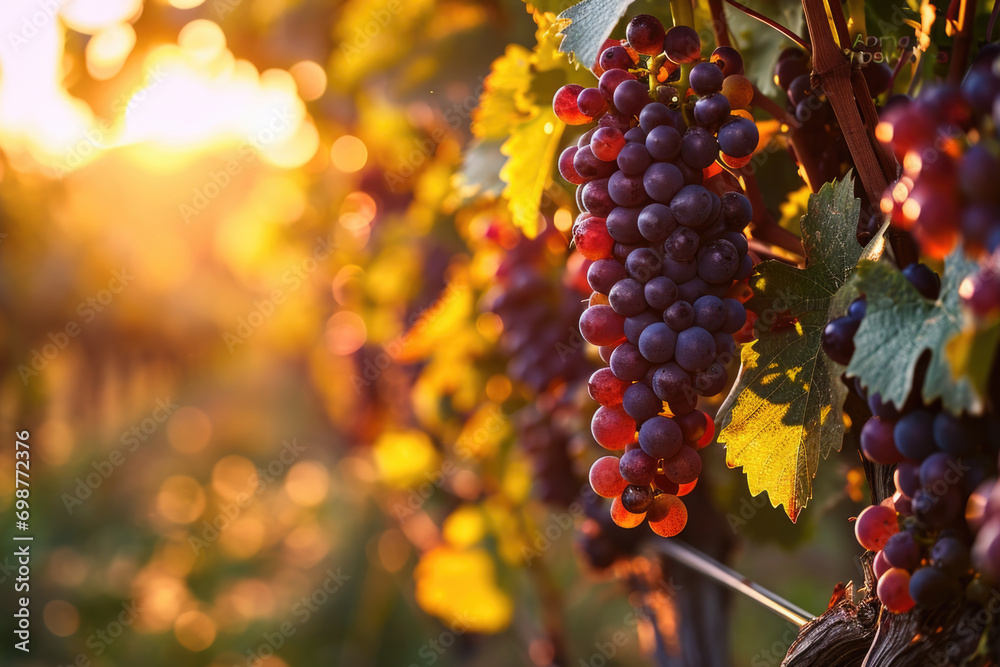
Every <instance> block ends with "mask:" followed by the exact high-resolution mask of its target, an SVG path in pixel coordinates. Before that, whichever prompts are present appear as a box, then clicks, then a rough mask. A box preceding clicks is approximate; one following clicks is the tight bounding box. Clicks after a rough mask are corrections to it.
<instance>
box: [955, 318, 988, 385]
mask: <svg viewBox="0 0 1000 667" xmlns="http://www.w3.org/2000/svg"><path fill="white" fill-rule="evenodd" d="M998 343H1000V319H997V318H994V319H993V320H992V321H989V322H985V323H983V322H966V323H965V325H964V326H963V327H962V330H961V331H959V332H958V333H957V334H955V335H954V337H953V338H952V339H951V340H949V341H948V342H947V343H946V344H945V346H944V355H945V357H946V358H947V359H948V365H949V366H950V367H951V375H952V378H954V379H955V380H959V379H961V378H963V377H965V378H968V379H969V382H970V383H971V384H972V386H973V387H974V388H975V389H976V390H977V391H978V393H979V395H980V396H984V395H986V393H987V390H988V385H989V381H990V369H992V368H993V363H992V361H988V360H992V359H993V357H994V356H995V355H996V350H997V344H998Z"/></svg>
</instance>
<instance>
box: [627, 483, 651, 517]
mask: <svg viewBox="0 0 1000 667" xmlns="http://www.w3.org/2000/svg"><path fill="white" fill-rule="evenodd" d="M621 497H622V507H624V508H625V511H626V512H631V513H632V514H642V513H643V512H645V511H646V510H648V509H649V507H650V505H652V504H653V489H652V488H650V486H649V485H648V484H629V485H628V486H626V487H625V490H624V491H622V496H621Z"/></svg>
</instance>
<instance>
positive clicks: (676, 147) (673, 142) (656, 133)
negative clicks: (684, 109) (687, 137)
mask: <svg viewBox="0 0 1000 667" xmlns="http://www.w3.org/2000/svg"><path fill="white" fill-rule="evenodd" d="M646 150H647V151H648V152H649V155H650V156H652V157H653V159H655V160H659V161H660V162H673V161H674V160H676V159H677V156H678V155H680V154H681V135H680V133H679V132H678V131H677V130H675V129H674V128H673V127H671V126H670V125H658V126H656V127H654V128H652V129H650V130H649V132H647V133H646Z"/></svg>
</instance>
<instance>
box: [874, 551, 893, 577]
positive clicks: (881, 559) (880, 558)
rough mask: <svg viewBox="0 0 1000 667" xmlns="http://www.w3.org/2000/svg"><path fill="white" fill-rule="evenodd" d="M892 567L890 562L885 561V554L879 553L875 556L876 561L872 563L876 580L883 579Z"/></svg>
mask: <svg viewBox="0 0 1000 667" xmlns="http://www.w3.org/2000/svg"><path fill="white" fill-rule="evenodd" d="M891 568H892V566H891V565H889V563H888V561H886V559H885V554H884V553H883V552H881V551H879V552H878V553H877V554H875V560H874V562H872V571H873V572H874V573H875V578H876V579H881V578H882V575H883V574H885V573H886V571H888V570H889V569H891Z"/></svg>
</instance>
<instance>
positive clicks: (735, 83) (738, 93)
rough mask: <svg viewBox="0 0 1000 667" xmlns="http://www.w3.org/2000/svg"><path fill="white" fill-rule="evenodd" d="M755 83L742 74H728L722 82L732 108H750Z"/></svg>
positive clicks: (724, 92)
mask: <svg viewBox="0 0 1000 667" xmlns="http://www.w3.org/2000/svg"><path fill="white" fill-rule="evenodd" d="M753 92H754V91H753V84H752V83H750V79H748V78H746V77H745V76H743V75H742V74H732V75H730V76H727V77H726V79H725V80H724V81H723V82H722V94H723V95H725V96H726V98H727V99H728V100H729V106H730V107H731V108H732V109H748V108H750V105H751V104H752V103H753Z"/></svg>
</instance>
